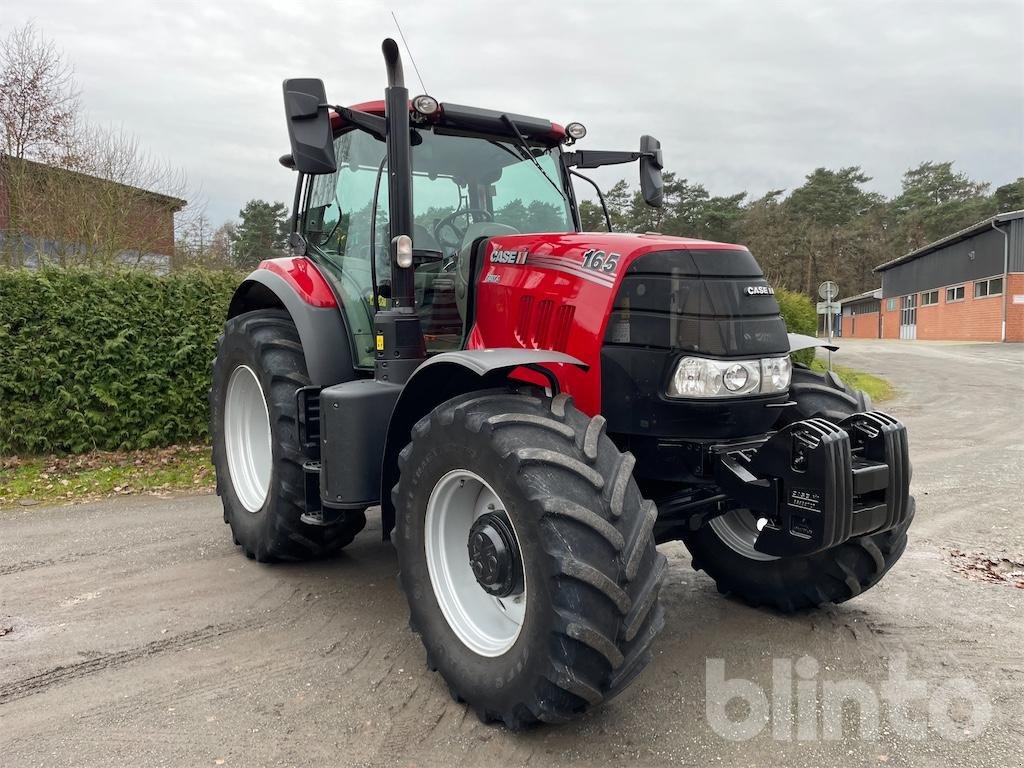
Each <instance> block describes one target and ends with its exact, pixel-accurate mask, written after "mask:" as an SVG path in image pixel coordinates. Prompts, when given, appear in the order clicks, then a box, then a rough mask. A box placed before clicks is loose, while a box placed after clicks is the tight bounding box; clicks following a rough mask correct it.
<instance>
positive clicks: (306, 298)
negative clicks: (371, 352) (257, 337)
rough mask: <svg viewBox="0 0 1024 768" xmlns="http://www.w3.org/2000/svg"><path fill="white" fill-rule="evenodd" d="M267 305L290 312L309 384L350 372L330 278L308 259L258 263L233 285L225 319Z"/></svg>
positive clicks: (348, 375) (340, 377) (341, 319)
mask: <svg viewBox="0 0 1024 768" xmlns="http://www.w3.org/2000/svg"><path fill="white" fill-rule="evenodd" d="M272 308H278V309H284V310H285V311H287V312H288V314H289V315H291V318H292V320H293V321H294V323H295V327H296V329H297V330H298V332H299V339H300V340H301V342H302V352H303V354H304V355H305V358H306V369H307V371H308V372H309V378H310V380H311V382H312V384H313V386H317V387H326V386H330V385H331V384H338V383H340V382H343V381H351V380H352V379H354V378H355V375H356V374H355V366H354V365H353V363H352V346H351V341H350V337H349V334H348V329H347V328H346V327H345V317H344V315H343V314H342V313H341V311H340V309H339V302H338V300H337V297H336V296H335V294H334V291H333V290H332V289H331V287H330V284H329V283H328V282H327V281H326V279H325V278H324V277H323V275H321V274H320V272H319V270H317V268H316V267H315V265H313V263H312V262H311V261H309V260H308V259H304V258H303V259H290V258H288V259H274V260H272V261H265V262H263V263H262V264H260V266H259V268H258V269H256V270H255V271H254V272H252V273H250V274H249V276H248V277H246V278H245V280H244V281H243V282H242V284H241V285H240V286H238V288H237V289H236V290H235V294H234V296H233V297H232V298H231V304H230V305H229V307H228V319H230V318H232V317H235V316H236V315H240V314H242V313H243V312H251V311H253V310H254V309H272Z"/></svg>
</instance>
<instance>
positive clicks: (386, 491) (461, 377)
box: [380, 349, 587, 539]
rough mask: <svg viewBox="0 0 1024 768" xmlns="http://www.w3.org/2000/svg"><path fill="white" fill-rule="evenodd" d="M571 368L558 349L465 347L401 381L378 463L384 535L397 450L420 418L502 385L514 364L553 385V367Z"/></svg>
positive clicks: (390, 521) (571, 360) (389, 522)
mask: <svg viewBox="0 0 1024 768" xmlns="http://www.w3.org/2000/svg"><path fill="white" fill-rule="evenodd" d="M563 366H575V367H577V368H581V369H583V370H584V371H585V370H586V369H587V365H586V363H583V362H581V361H580V360H577V359H576V358H575V357H572V356H571V355H567V354H565V353H563V352H554V351H552V350H547V349H468V350H460V351H456V352H445V353H443V354H440V355H435V356H433V357H431V358H429V359H428V360H427V361H426V362H424V363H423V364H422V365H421V366H420V367H419V368H417V369H416V371H415V372H414V373H413V375H412V377H411V378H410V379H409V381H408V382H407V383H406V385H405V388H404V389H403V390H402V394H401V395H400V396H399V398H398V402H397V403H396V404H395V410H394V411H393V412H392V414H391V421H390V423H389V424H388V434H387V440H386V443H385V446H384V456H383V461H382V464H381V493H380V507H381V527H382V529H383V535H384V538H385V539H388V538H389V537H390V534H391V530H392V529H393V528H394V527H395V507H394V504H393V503H392V500H391V489H392V488H394V486H395V484H396V483H397V482H398V452H399V451H401V450H402V448H404V447H405V446H406V445H407V444H408V443H409V440H410V438H411V434H412V428H413V426H414V425H415V424H416V422H417V421H419V420H420V419H421V418H423V417H424V416H426V415H427V414H428V413H430V412H431V411H432V410H434V408H436V407H437V406H438V405H440V404H441V403H443V402H445V401H446V400H450V399H451V398H453V397H457V396H459V395H462V394H465V393H466V392H474V391H477V390H484V389H491V388H494V387H501V386H504V385H505V384H506V382H507V381H508V378H509V375H510V374H511V373H512V372H513V371H515V370H516V369H517V368H520V369H521V368H524V367H525V368H529V369H531V370H532V371H533V372H534V373H539V374H541V375H543V376H544V378H546V379H547V380H548V382H549V384H550V386H551V388H552V389H553V390H557V389H558V369H560V368H562V367H563Z"/></svg>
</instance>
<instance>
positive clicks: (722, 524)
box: [708, 509, 778, 561]
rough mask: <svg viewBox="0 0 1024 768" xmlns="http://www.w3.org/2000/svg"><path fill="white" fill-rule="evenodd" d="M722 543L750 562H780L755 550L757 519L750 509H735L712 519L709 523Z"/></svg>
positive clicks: (773, 556) (774, 557) (772, 556)
mask: <svg viewBox="0 0 1024 768" xmlns="http://www.w3.org/2000/svg"><path fill="white" fill-rule="evenodd" d="M708 525H710V526H711V530H713V531H714V532H715V534H716V535H717V536H718V538H719V539H721V541H722V543H723V544H725V546H727V547H728V548H729V549H731V550H732V551H733V552H736V553H738V554H741V555H743V556H744V557H746V558H748V559H750V560H762V561H767V560H778V558H777V557H776V556H775V555H766V554H765V553H764V552H758V551H757V550H756V549H754V542H755V541H757V534H758V528H757V517H755V516H754V514H753V513H752V512H751V511H750V510H748V509H734V510H732V511H730V512H726V513H725V514H724V515H719V516H718V517H713V518H711V521H710V522H709V523H708Z"/></svg>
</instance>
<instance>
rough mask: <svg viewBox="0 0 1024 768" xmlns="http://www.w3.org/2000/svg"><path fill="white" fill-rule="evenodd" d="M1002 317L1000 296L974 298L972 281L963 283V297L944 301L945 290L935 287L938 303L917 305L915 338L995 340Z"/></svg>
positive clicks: (1001, 298) (999, 329) (998, 334)
mask: <svg viewBox="0 0 1024 768" xmlns="http://www.w3.org/2000/svg"><path fill="white" fill-rule="evenodd" d="M1002 319H1003V297H1002V296H985V297H982V298H980V299H976V298H974V283H973V282H967V283H965V284H964V299H963V301H955V302H952V303H948V304H947V303H946V291H945V289H944V288H940V289H939V303H938V304H935V305H934V306H931V307H918V310H917V338H919V339H933V340H951V341H999V336H1000V331H1001V326H1002Z"/></svg>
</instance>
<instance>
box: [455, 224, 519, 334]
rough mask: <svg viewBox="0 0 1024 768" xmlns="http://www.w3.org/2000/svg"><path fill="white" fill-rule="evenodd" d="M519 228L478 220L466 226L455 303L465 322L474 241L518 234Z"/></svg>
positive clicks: (457, 262)
mask: <svg viewBox="0 0 1024 768" xmlns="http://www.w3.org/2000/svg"><path fill="white" fill-rule="evenodd" d="M518 234H520V232H519V230H518V229H516V228H515V227H510V226H508V225H507V224H498V223H497V222H496V221H476V222H473V223H472V224H470V225H469V226H468V227H467V228H466V234H465V235H464V236H463V238H462V247H461V248H460V249H459V251H458V253H457V254H456V255H455V303H456V304H457V305H458V308H459V316H460V317H461V318H462V322H463V324H465V322H466V319H467V318H466V305H467V303H468V301H469V287H470V285H471V284H472V282H473V275H472V274H471V269H472V264H473V243H474V242H475V241H476V240H477V239H479V238H481V237H497V236H499V235H518Z"/></svg>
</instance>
